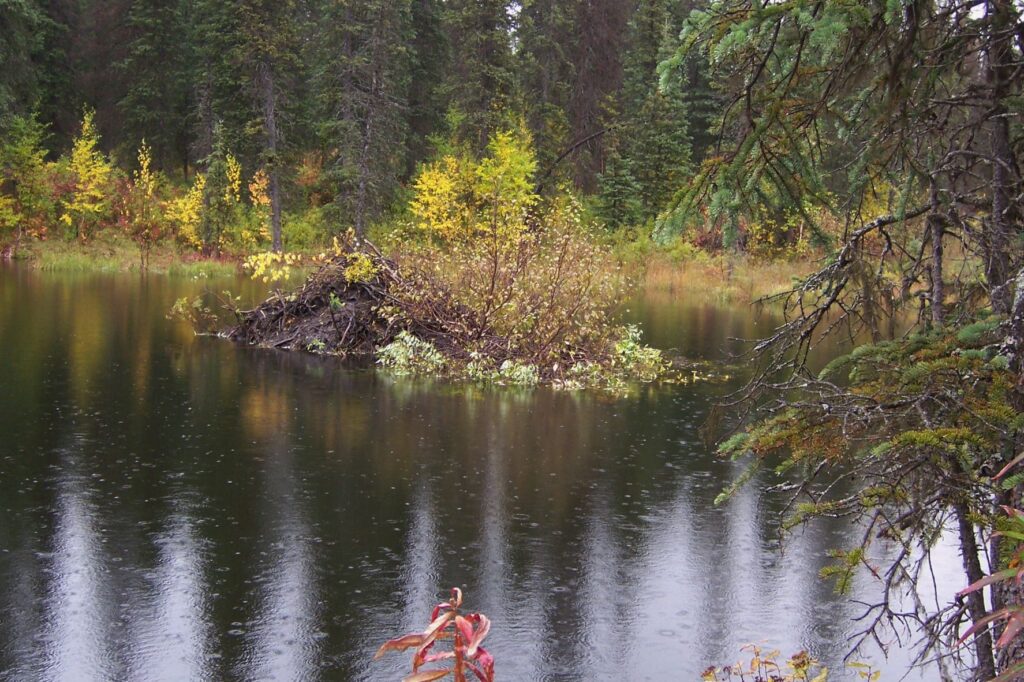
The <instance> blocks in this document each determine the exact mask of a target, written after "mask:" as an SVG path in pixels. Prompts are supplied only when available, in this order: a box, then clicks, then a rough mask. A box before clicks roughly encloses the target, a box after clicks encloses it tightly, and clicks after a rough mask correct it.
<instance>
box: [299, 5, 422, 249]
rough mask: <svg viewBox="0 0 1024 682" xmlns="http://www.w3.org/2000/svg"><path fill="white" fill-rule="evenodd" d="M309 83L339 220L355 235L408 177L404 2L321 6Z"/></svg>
mask: <svg viewBox="0 0 1024 682" xmlns="http://www.w3.org/2000/svg"><path fill="white" fill-rule="evenodd" d="M321 11H322V21H323V23H322V25H323V26H325V27H326V28H325V29H324V32H323V35H322V38H321V40H322V42H321V53H320V58H319V59H318V62H319V67H318V72H317V77H316V82H317V88H316V89H317V91H318V92H319V93H320V98H321V101H320V113H321V116H322V119H321V120H322V124H321V126H320V129H321V135H322V138H323V140H324V144H325V146H326V147H327V148H328V149H330V150H331V156H330V158H329V159H328V162H329V173H330V176H331V179H332V181H333V183H334V186H335V188H336V192H337V198H336V200H335V202H334V209H335V211H336V212H337V213H338V214H339V216H338V217H339V219H340V221H341V222H342V223H343V224H344V223H348V224H351V225H353V226H354V227H355V229H356V232H357V233H359V234H362V233H363V232H364V231H365V229H366V227H367V226H368V224H369V223H370V221H371V220H373V219H374V218H375V217H377V216H378V215H380V213H381V212H382V211H383V210H384V209H385V208H386V207H387V205H388V203H389V201H390V199H391V197H392V196H393V195H394V192H395V191H396V190H397V188H398V185H399V182H400V180H401V178H402V177H404V175H405V173H406V172H407V171H408V163H407V160H406V147H405V139H406V134H407V129H408V128H407V126H408V118H407V117H408V101H409V100H408V97H409V94H408V87H409V73H410V58H411V55H410V51H409V49H408V48H407V47H406V46H407V45H408V44H409V43H410V40H411V37H412V27H411V16H412V13H411V3H410V0H402V1H400V2H393V1H390V0H364V1H363V2H360V3H352V2H327V3H326V6H325V7H323V8H322V10H321Z"/></svg>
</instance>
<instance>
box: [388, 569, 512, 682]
mask: <svg viewBox="0 0 1024 682" xmlns="http://www.w3.org/2000/svg"><path fill="white" fill-rule="evenodd" d="M461 606H462V590H460V589H459V588H457V587H453V588H452V595H451V598H450V599H449V600H448V601H446V602H442V603H440V604H438V605H437V606H435V607H434V611H433V613H431V615H430V625H429V626H427V629H426V630H424V631H423V632H413V633H410V634H407V635H402V636H401V637H396V638H395V639H391V640H388V641H387V642H384V644H382V645H381V647H380V649H378V650H377V655H376V656H374V660H378V659H380V658H381V657H382V656H384V654H386V653H387V652H389V651H405V650H406V649H413V648H415V649H416V652H415V653H414V654H413V657H412V674H411V675H409V676H408V677H405V678H404V679H403V680H402V682H431V681H432V680H440V679H443V678H446V677H448V676H449V675H451V676H452V679H453V680H454V682H467V681H468V680H469V679H470V678H469V677H467V675H468V674H472V675H475V677H476V679H477V680H478V681H479V682H494V657H493V656H491V654H489V653H488V652H487V650H486V649H484V648H483V647H482V646H480V643H481V642H483V641H484V638H485V637H487V633H488V632H490V629H491V621H490V620H489V619H488V618H487V616H484V615H482V614H479V613H470V614H466V615H462V614H461V613H460V612H459V609H460V607H461ZM439 641H451V643H452V648H451V650H450V651H434V652H433V653H431V650H432V649H433V648H434V645H435V644H436V643H437V642H439ZM439 661H445V662H446V664H450V666H451V667H446V668H434V669H428V670H420V668H421V667H423V666H424V665H425V664H427V663H437V662H439Z"/></svg>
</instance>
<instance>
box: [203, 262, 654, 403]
mask: <svg viewBox="0 0 1024 682" xmlns="http://www.w3.org/2000/svg"><path fill="white" fill-rule="evenodd" d="M568 255H569V254H563V256H564V258H563V261H565V260H566V259H567V258H568ZM530 256H531V254H526V255H521V256H520V257H519V258H518V260H517V261H516V262H518V263H519V269H518V270H517V271H513V272H507V271H505V270H504V269H503V268H501V267H498V265H497V264H496V263H495V264H494V267H492V268H491V269H490V270H488V269H487V268H486V267H480V268H476V269H474V270H473V272H472V273H470V274H469V275H468V276H460V277H457V278H454V279H455V281H456V282H457V283H458V285H459V286H460V287H461V288H462V291H460V290H458V289H457V288H456V287H455V286H453V285H452V284H451V283H450V282H446V281H444V280H443V279H442V278H441V277H439V276H438V275H437V274H436V271H430V270H428V269H424V268H419V267H415V266H414V265H410V264H408V263H402V264H400V263H399V262H398V261H397V260H395V259H392V258H389V257H386V256H385V255H383V254H382V253H381V251H380V250H378V249H377V248H376V247H375V246H373V245H372V244H370V243H363V244H362V245H360V247H359V248H358V249H355V250H352V251H348V252H343V251H341V250H340V249H339V250H337V252H336V253H335V254H334V255H333V256H331V257H328V258H327V260H326V261H325V262H324V263H323V264H322V265H321V266H320V267H319V268H318V269H317V270H316V271H315V272H314V273H313V274H312V275H310V276H309V277H308V279H306V281H305V282H304V283H303V284H302V286H301V287H299V288H298V289H297V290H296V291H293V292H291V293H285V292H275V293H274V294H272V295H271V296H270V297H269V298H267V300H265V301H264V302H263V303H261V304H260V305H258V306H257V307H255V308H253V309H252V310H244V311H243V310H236V311H235V314H236V318H237V324H236V325H235V326H233V327H232V328H230V329H228V330H226V331H224V332H222V334H223V335H224V336H226V337H228V338H230V339H232V340H234V341H237V342H240V343H245V344H248V345H254V346H260V347H267V348H276V349H283V350H297V351H305V352H315V353H328V354H335V355H340V356H345V357H368V358H372V359H374V360H375V361H377V362H378V363H379V364H382V365H384V366H387V367H389V368H391V369H394V370H396V371H398V372H401V373H407V374H413V373H422V374H434V375H443V376H452V377H457V378H467V379H482V380H488V379H489V380H496V381H499V382H503V383H552V384H565V385H570V386H577V385H594V384H607V383H609V382H613V381H622V380H624V379H639V380H645V381H650V380H653V379H655V378H657V377H658V376H659V375H661V374H662V373H663V371H664V370H665V368H666V363H665V361H664V360H663V359H662V356H661V353H660V352H659V351H657V350H655V349H653V348H648V347H646V346H644V345H643V344H642V343H641V342H640V338H639V331H638V330H637V329H636V328H635V327H630V326H621V325H615V324H614V323H613V322H612V308H613V306H614V304H615V301H614V300H613V299H612V298H611V297H608V296H603V297H602V298H600V299H598V300H587V297H588V292H590V291H595V287H594V284H593V282H591V281H590V279H593V278H595V277H600V276H601V273H598V272H594V271H593V270H590V272H579V273H576V274H573V275H572V276H570V275H569V274H565V273H564V272H561V271H560V270H559V268H561V269H562V270H565V271H568V270H570V269H571V268H569V267H567V265H565V264H564V263H563V264H562V265H559V264H558V263H557V261H556V262H555V264H554V268H555V269H554V270H552V271H551V272H552V273H553V274H554V275H556V276H555V277H544V276H538V273H540V274H541V275H543V274H544V273H545V272H547V270H546V269H545V268H546V267H547V266H545V265H544V264H543V263H541V264H540V265H538V266H537V267H535V268H534V269H533V270H531V269H530V268H527V267H524V266H523V263H524V262H528V261H529V260H530V258H529V257H530ZM506 260H508V259H506ZM533 260H537V259H536V258H533ZM421 262H422V261H421ZM482 265H483V266H486V265H487V264H486V263H483V264H482ZM584 265H585V264H584ZM478 273H481V274H480V277H479V278H478V280H477V281H475V282H474V281H473V280H472V277H473V276H475V275H476V274H478ZM581 277H582V278H583V279H581ZM488 278H489V281H488ZM588 278H589V279H588ZM467 282H469V283H467ZM466 291H469V292H470V295H466V293H465V292H466ZM480 292H483V293H480Z"/></svg>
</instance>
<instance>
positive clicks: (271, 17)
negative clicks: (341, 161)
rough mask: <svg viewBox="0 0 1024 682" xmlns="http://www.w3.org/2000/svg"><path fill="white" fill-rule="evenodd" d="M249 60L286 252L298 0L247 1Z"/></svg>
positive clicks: (275, 235)
mask: <svg viewBox="0 0 1024 682" xmlns="http://www.w3.org/2000/svg"><path fill="white" fill-rule="evenodd" d="M239 13H240V14H241V26H242V30H243V32H244V38H245V40H244V42H243V46H244V47H243V49H244V53H245V62H246V64H247V66H248V68H249V69H250V70H251V78H252V87H251V91H252V93H253V95H254V98H255V103H256V106H257V110H258V111H259V112H260V116H259V119H260V124H261V127H262V130H263V137H264V147H263V153H262V154H261V155H260V157H261V158H260V161H261V163H260V165H261V167H262V168H264V169H265V172H266V173H267V178H268V180H269V186H268V188H267V189H268V193H269V196H270V234H271V240H272V244H273V249H274V250H275V251H280V250H281V210H282V209H281V200H282V199H281V165H282V159H281V149H280V145H281V138H282V130H281V128H282V125H281V123H282V121H281V112H282V109H283V107H282V106H281V105H282V101H281V100H282V97H283V94H284V93H285V91H286V88H285V84H286V76H285V74H287V73H288V72H289V71H293V70H294V69H295V66H296V64H297V55H298V52H297V35H296V23H295V21H296V3H295V2H294V0H242V1H241V3H240V6H239Z"/></svg>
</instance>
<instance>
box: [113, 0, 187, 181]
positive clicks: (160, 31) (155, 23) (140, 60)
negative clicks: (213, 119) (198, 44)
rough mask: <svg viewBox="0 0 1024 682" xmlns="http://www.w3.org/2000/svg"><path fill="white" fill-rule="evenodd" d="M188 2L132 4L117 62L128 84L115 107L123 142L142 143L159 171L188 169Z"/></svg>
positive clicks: (158, 0) (151, 0)
mask: <svg viewBox="0 0 1024 682" xmlns="http://www.w3.org/2000/svg"><path fill="white" fill-rule="evenodd" d="M187 10H188V3H187V2H186V0H134V2H133V3H132V5H131V8H130V9H129V12H128V21H129V24H130V26H131V31H132V39H131V42H130V43H129V44H128V56H127V57H126V58H125V59H124V61H122V62H121V65H120V66H121V70H122V72H123V74H124V79H125V83H126V92H125V96H124V97H123V98H122V99H121V101H120V103H119V106H120V108H121V111H122V113H123V116H124V121H125V131H126V135H125V137H126V138H127V142H128V143H129V144H130V145H137V144H138V141H139V140H142V139H145V140H146V141H147V143H148V144H149V147H150V149H151V150H152V154H153V160H154V162H155V165H156V166H157V167H159V168H163V169H170V168H172V167H174V166H178V167H181V168H182V172H183V174H184V175H187V174H188V167H189V136H190V132H191V124H192V122H191V115H192V113H193V112H192V111H190V106H191V101H190V96H191V94H192V90H193V84H192V78H193V75H194V74H193V73H192V62H193V58H192V56H193V50H192V46H191V45H190V43H189V41H188V40H185V39H184V38H185V37H187V35H188V30H187V23H186V22H187V16H186V15H187Z"/></svg>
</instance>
